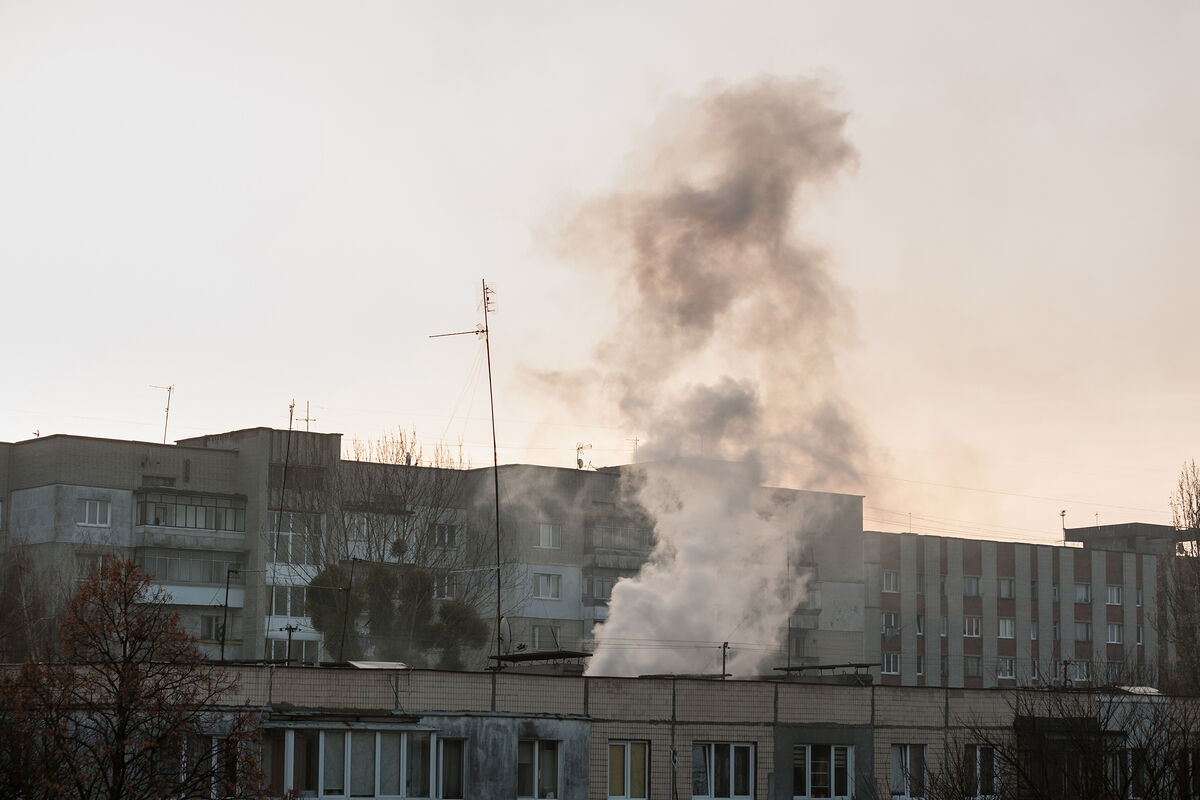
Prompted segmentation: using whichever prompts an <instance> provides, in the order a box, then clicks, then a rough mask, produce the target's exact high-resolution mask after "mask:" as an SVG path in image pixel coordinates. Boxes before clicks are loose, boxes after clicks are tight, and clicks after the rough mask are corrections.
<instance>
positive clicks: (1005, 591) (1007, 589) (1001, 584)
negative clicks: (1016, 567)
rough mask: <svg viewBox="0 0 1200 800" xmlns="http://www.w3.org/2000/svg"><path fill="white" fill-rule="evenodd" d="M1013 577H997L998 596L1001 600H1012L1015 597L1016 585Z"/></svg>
mask: <svg viewBox="0 0 1200 800" xmlns="http://www.w3.org/2000/svg"><path fill="white" fill-rule="evenodd" d="M1014 584H1015V581H1014V580H1013V579H1012V578H997V579H996V596H997V597H999V598H1000V599H1001V600H1011V599H1012V598H1013V594H1014V591H1015V589H1016V586H1015V585H1014Z"/></svg>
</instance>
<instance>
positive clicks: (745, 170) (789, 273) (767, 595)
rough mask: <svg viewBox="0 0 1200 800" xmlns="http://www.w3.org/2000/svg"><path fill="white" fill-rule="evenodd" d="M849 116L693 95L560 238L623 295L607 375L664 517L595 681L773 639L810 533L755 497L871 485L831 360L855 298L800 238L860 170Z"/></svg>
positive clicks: (777, 98)
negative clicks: (779, 490)
mask: <svg viewBox="0 0 1200 800" xmlns="http://www.w3.org/2000/svg"><path fill="white" fill-rule="evenodd" d="M845 122H846V114H845V113H844V112H842V111H840V110H838V109H837V108H836V107H834V105H833V104H832V103H831V98H830V96H829V93H828V92H827V91H826V90H825V89H824V88H823V87H822V86H821V85H820V84H818V83H815V82H812V81H806V80H791V81H783V80H760V81H757V82H754V83H751V84H747V85H740V86H734V87H728V88H718V89H715V90H713V91H711V92H710V93H709V94H708V95H706V96H704V97H700V98H697V99H693V100H690V101H683V102H680V103H679V104H678V105H677V106H676V107H675V108H673V109H672V110H671V111H670V112H669V113H667V114H664V116H663V118H662V120H661V121H660V123H659V124H658V125H657V127H656V128H655V129H654V130H653V136H652V137H651V138H652V142H651V145H650V147H648V148H647V150H646V151H645V152H644V153H641V154H639V156H638V157H636V158H637V160H636V163H635V167H634V169H632V170H631V177H630V178H629V179H628V180H627V181H626V182H625V185H624V186H623V188H622V189H621V190H619V191H616V192H613V193H612V194H611V195H609V196H606V197H603V198H599V199H597V200H595V201H593V202H590V203H588V204H586V205H585V206H583V207H582V208H581V209H580V211H579V213H578V215H577V216H576V217H575V218H574V220H573V221H572V223H571V224H570V225H569V226H567V228H566V231H565V234H564V237H563V240H562V246H563V254H564V257H567V258H569V259H571V260H573V261H577V262H578V261H583V262H584V263H586V264H590V265H592V266H594V267H595V268H597V269H603V270H606V271H609V272H611V273H613V277H614V278H615V280H616V282H617V285H618V286H619V287H620V290H621V291H620V298H621V299H620V301H619V302H620V303H621V306H620V309H619V324H618V326H617V328H616V329H615V330H614V331H613V333H612V334H611V335H610V336H609V337H607V338H606V340H605V341H604V342H603V343H602V345H601V347H600V348H599V349H598V351H597V356H596V372H597V373H598V374H599V376H600V378H601V383H602V385H603V386H605V387H607V388H608V390H609V391H611V392H613V393H614V396H613V397H612V398H611V401H612V402H613V403H614V404H615V406H616V407H617V408H619V409H620V411H621V413H622V415H623V416H624V419H625V424H626V425H628V426H629V428H630V429H631V430H636V431H638V432H639V433H640V434H641V435H642V436H644V437H645V440H644V444H643V446H642V448H641V449H640V450H639V459H638V460H639V462H643V463H642V465H641V466H639V467H638V468H637V469H636V470H631V471H630V474H631V475H632V476H633V478H632V479H631V480H630V482H629V491H630V493H631V495H632V499H634V500H636V501H637V502H639V503H640V504H641V505H642V506H643V507H644V508H645V509H646V510H647V511H648V512H650V513H651V514H652V515H653V517H654V519H655V521H656V524H655V535H656V542H657V544H656V548H655V551H654V553H653V555H652V557H651V560H650V562H649V563H648V564H647V565H646V567H645V568H644V569H643V570H642V571H641V572H640V574H639V575H638V576H637V577H636V578H634V579H626V580H622V581H620V582H619V583H618V584H617V586H616V587H615V588H614V591H613V595H612V600H611V604H610V618H609V620H608V622H606V623H605V624H604V625H603V626H600V628H598V632H597V652H596V655H595V656H594V657H593V659H592V665H591V672H592V673H596V674H637V673H645V672H665V671H676V672H697V671H704V670H708V671H716V670H715V669H712V667H714V666H715V667H719V663H720V662H719V658H720V656H719V654H718V655H717V656H716V658H717V663H716V664H715V665H714V664H712V663H711V661H710V658H711V651H709V653H706V654H705V656H704V658H703V659H699V660H698V659H697V656H696V653H695V652H694V651H688V650H678V649H671V648H659V647H658V644H661V643H663V642H675V643H679V642H681V641H686V642H702V643H712V642H722V641H726V640H733V641H737V642H744V643H748V644H755V643H767V644H769V643H773V642H774V641H775V639H776V637H777V635H778V632H779V631H780V630H781V629H782V628H783V627H785V625H786V619H787V615H788V614H789V613H790V611H791V608H790V605H791V604H792V603H794V602H795V600H796V599H797V598H796V594H795V593H794V591H793V590H795V589H796V588H797V587H789V586H788V585H787V581H788V574H787V563H788V558H787V553H786V549H787V547H788V546H789V545H788V542H789V541H790V539H789V537H793V536H794V535H795V533H796V532H797V531H798V530H799V529H802V528H803V527H804V525H806V524H812V521H811V520H808V521H805V520H803V519H801V518H800V515H801V512H800V511H799V510H797V509H795V508H793V507H791V506H787V507H785V506H781V505H780V504H779V503H778V502H777V500H776V499H775V494H774V493H771V492H768V491H766V490H763V489H761V488H760V487H761V486H762V485H763V483H764V482H765V481H778V482H780V483H782V484H783V485H788V486H794V487H808V488H835V487H842V488H845V487H849V486H855V485H856V484H857V474H858V469H859V466H860V463H861V461H862V459H863V457H864V455H863V454H864V447H863V444H862V441H861V435H860V433H859V431H858V428H857V426H856V424H855V422H854V420H853V416H852V414H851V413H850V412H849V410H848V404H847V403H846V402H845V399H844V397H843V392H842V390H841V388H840V386H839V384H838V380H837V371H836V358H835V353H836V350H837V348H838V346H839V344H841V343H843V342H844V341H845V340H846V339H847V338H848V336H849V327H850V326H849V322H848V319H849V314H848V309H847V304H846V301H845V299H844V297H843V294H842V291H841V289H840V288H839V287H838V285H837V284H836V282H835V281H834V280H833V279H832V278H831V276H830V274H829V272H828V271H827V269H826V267H825V261H824V258H823V256H822V254H821V252H820V251H819V250H818V249H816V248H814V247H811V246H809V245H807V244H806V243H805V242H804V241H803V240H802V238H801V237H799V236H797V235H796V233H795V231H796V227H795V226H796V223H797V210H798V208H799V206H800V205H801V201H804V200H806V199H807V196H808V194H809V193H810V192H811V191H812V189H813V188H815V187H817V186H819V185H820V184H822V183H824V182H826V181H828V180H830V179H831V178H833V177H835V176H836V175H837V174H838V173H839V172H841V171H842V170H843V169H845V168H846V167H847V166H849V165H851V164H852V163H853V159H854V150H853V148H852V147H851V146H850V144H849V143H848V142H847V140H846V138H845V135H844V126H845ZM800 588H802V587H800ZM765 651H766V647H765V646H764V648H763V649H762V650H757V651H756V650H754V649H752V648H750V647H745V646H744V647H742V648H740V649H739V648H738V647H732V649H731V656H730V657H731V660H730V663H729V664H728V667H729V669H730V671H731V672H734V673H735V674H736V673H743V674H744V673H747V672H752V671H753V670H754V669H755V668H756V667H757V666H758V661H759V660H760V658H761V657H762V656H763V655H764V654H765Z"/></svg>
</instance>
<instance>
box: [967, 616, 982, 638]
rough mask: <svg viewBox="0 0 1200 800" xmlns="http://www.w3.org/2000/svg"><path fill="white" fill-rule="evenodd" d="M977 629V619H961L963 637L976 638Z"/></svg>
mask: <svg viewBox="0 0 1200 800" xmlns="http://www.w3.org/2000/svg"><path fill="white" fill-rule="evenodd" d="M979 627H980V625H979V617H963V636H978V635H979Z"/></svg>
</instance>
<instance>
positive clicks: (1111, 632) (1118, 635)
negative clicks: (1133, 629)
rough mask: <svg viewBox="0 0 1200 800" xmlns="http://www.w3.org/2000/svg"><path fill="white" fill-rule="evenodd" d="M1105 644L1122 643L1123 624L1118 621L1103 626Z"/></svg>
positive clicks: (1123, 634) (1123, 638)
mask: <svg viewBox="0 0 1200 800" xmlns="http://www.w3.org/2000/svg"><path fill="white" fill-rule="evenodd" d="M1104 629H1105V630H1104V633H1105V636H1104V638H1105V644H1124V643H1125V626H1124V625H1122V624H1121V623H1119V622H1109V623H1107V624H1106V625H1105V626H1104Z"/></svg>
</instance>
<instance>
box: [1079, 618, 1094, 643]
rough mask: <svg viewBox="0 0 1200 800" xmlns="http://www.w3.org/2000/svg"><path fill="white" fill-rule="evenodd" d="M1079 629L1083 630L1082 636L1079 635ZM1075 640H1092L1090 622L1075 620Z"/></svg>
mask: <svg viewBox="0 0 1200 800" xmlns="http://www.w3.org/2000/svg"><path fill="white" fill-rule="evenodd" d="M1081 631H1082V632H1083V635H1082V636H1081V635H1080V632H1081ZM1075 641H1077V642H1090V641H1092V623H1090V622H1084V621H1082V620H1075Z"/></svg>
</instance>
